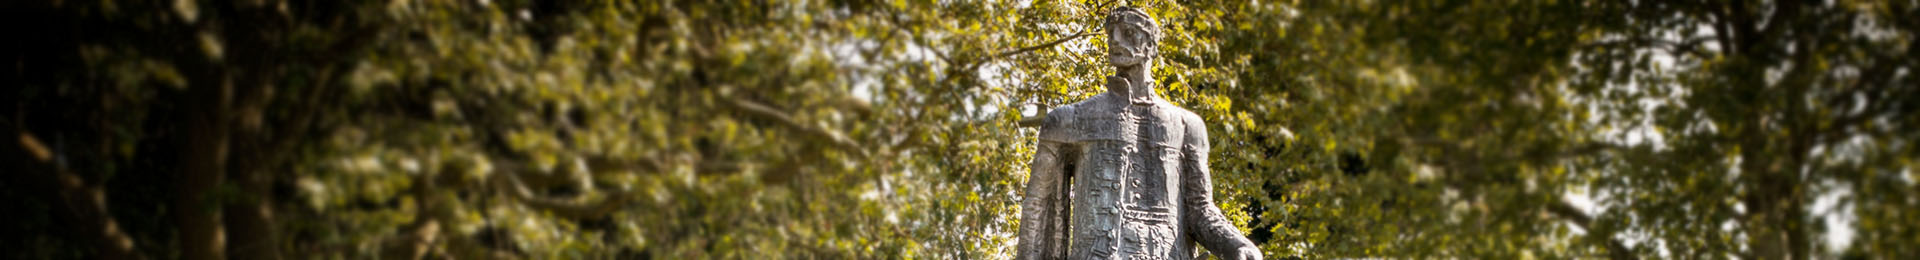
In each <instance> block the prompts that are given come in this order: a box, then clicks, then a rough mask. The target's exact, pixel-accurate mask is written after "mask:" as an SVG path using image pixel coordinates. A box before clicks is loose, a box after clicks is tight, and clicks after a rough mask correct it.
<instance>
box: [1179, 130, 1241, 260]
mask: <svg viewBox="0 0 1920 260" xmlns="http://www.w3.org/2000/svg"><path fill="white" fill-rule="evenodd" d="M1185 121H1186V128H1187V130H1186V137H1185V138H1186V140H1185V143H1186V144H1185V145H1183V146H1182V147H1181V156H1180V158H1181V162H1180V165H1181V166H1180V167H1181V169H1180V185H1181V187H1180V192H1181V193H1183V194H1181V195H1180V197H1181V199H1182V201H1181V204H1182V206H1181V215H1182V216H1181V219H1182V224H1183V225H1186V230H1188V231H1189V232H1193V233H1191V234H1189V235H1191V236H1193V238H1194V240H1195V241H1198V242H1200V245H1201V246H1203V247H1206V248H1207V251H1210V252H1213V253H1214V254H1216V255H1233V254H1235V253H1236V252H1238V250H1240V249H1242V248H1254V245H1253V241H1250V240H1247V238H1246V236H1243V235H1241V234H1240V229H1238V228H1235V227H1234V226H1233V222H1232V221H1227V218H1226V215H1225V214H1221V213H1220V208H1219V207H1218V206H1214V204H1213V179H1212V176H1211V173H1209V172H1208V170H1207V151H1208V149H1210V148H1209V147H1208V144H1207V127H1206V125H1205V124H1202V123H1201V122H1200V120H1199V119H1198V117H1197V116H1191V117H1190V118H1188V119H1187V120H1185Z"/></svg>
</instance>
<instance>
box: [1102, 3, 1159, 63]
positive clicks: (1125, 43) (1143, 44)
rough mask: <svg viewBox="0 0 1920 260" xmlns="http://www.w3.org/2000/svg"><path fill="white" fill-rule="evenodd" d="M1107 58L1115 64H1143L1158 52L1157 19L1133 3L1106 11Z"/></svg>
mask: <svg viewBox="0 0 1920 260" xmlns="http://www.w3.org/2000/svg"><path fill="white" fill-rule="evenodd" d="M1106 27H1107V62H1109V63H1112V64H1113V66H1116V67H1131V66H1137V65H1140V64H1145V63H1147V62H1148V61H1151V60H1152V59H1153V56H1154V55H1158V54H1159V53H1160V50H1159V47H1160V23H1157V22H1154V21H1153V16H1148V15H1147V12H1145V11H1141V10H1140V9H1138V8H1133V7H1119V8H1114V9H1113V11H1111V12H1107V24H1106Z"/></svg>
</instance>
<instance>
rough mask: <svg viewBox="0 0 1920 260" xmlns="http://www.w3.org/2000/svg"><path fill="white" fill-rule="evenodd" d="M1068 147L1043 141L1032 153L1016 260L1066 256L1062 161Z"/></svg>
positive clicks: (1064, 172)
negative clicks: (1064, 151) (1064, 150)
mask: <svg viewBox="0 0 1920 260" xmlns="http://www.w3.org/2000/svg"><path fill="white" fill-rule="evenodd" d="M1064 146H1065V144H1062V143H1059V142H1054V141H1048V140H1044V139H1043V140H1040V142H1039V144H1038V145H1037V147H1035V151H1034V153H1033V163H1032V165H1030V166H1031V167H1029V168H1030V169H1031V171H1030V172H1029V174H1030V175H1029V176H1028V177H1027V191H1026V196H1025V198H1024V199H1023V200H1022V201H1021V202H1020V244H1019V251H1018V253H1016V255H1015V259H1060V258H1063V257H1065V256H1066V255H1065V254H1064V253H1065V252H1066V251H1065V248H1064V247H1065V246H1066V245H1065V244H1066V241H1065V239H1066V237H1065V236H1064V234H1065V231H1066V230H1064V229H1065V228H1067V225H1066V223H1065V219H1064V218H1063V217H1064V216H1060V215H1062V214H1063V213H1066V211H1065V209H1066V208H1064V207H1066V206H1067V205H1066V200H1067V198H1065V197H1064V196H1062V195H1063V194H1066V193H1065V192H1063V191H1065V190H1066V188H1067V187H1066V183H1067V182H1066V180H1065V176H1066V165H1065V164H1064V163H1062V161H1061V159H1062V158H1061V155H1062V152H1063V151H1062V150H1063V149H1064V148H1065V147H1064Z"/></svg>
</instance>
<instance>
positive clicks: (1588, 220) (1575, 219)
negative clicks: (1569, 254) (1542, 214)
mask: <svg viewBox="0 0 1920 260" xmlns="http://www.w3.org/2000/svg"><path fill="white" fill-rule="evenodd" d="M1547 212H1548V213H1552V214H1553V215H1554V216H1557V217H1560V218H1561V219H1566V220H1567V222H1572V223H1573V225H1575V226H1580V228H1581V229H1586V230H1587V236H1589V237H1592V238H1594V239H1601V240H1605V241H1606V246H1607V257H1608V258H1610V259H1614V260H1626V259H1639V257H1637V256H1634V255H1633V251H1630V249H1628V248H1627V245H1626V244H1623V243H1620V240H1619V239H1614V238H1613V232H1612V231H1611V230H1605V231H1603V230H1596V229H1594V226H1593V216H1589V215H1587V213H1586V212H1585V211H1582V210H1580V208H1577V207H1574V206H1573V204H1572V203H1568V202H1567V201H1566V200H1560V201H1559V202H1556V203H1553V204H1551V205H1547Z"/></svg>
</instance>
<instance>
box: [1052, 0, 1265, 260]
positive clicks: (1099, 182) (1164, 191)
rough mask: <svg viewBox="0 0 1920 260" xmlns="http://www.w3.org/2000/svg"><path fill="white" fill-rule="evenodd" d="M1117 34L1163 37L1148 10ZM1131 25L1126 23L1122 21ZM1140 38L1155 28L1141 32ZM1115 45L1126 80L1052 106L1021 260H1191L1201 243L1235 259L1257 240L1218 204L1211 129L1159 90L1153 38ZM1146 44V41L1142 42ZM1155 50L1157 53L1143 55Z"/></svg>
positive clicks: (1129, 12) (1127, 14) (1121, 14)
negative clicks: (1158, 94)
mask: <svg viewBox="0 0 1920 260" xmlns="http://www.w3.org/2000/svg"><path fill="white" fill-rule="evenodd" d="M1108 21H1109V24H1108V28H1109V30H1113V29H1114V28H1131V29H1121V30H1120V31H1119V32H1111V31H1110V32H1109V34H1110V35H1111V36H1113V37H1115V38H1127V39H1157V38H1158V37H1157V35H1154V34H1157V31H1158V30H1156V29H1148V28H1157V27H1156V26H1157V25H1155V24H1153V23H1152V20H1151V18H1150V17H1148V16H1147V15H1146V14H1145V13H1144V12H1140V11H1139V10H1137V9H1132V8H1121V9H1116V10H1114V11H1113V14H1111V15H1110V17H1109V19H1108ZM1115 23H1123V24H1124V25H1126V26H1118V25H1116V24H1115ZM1135 34H1147V35H1148V36H1149V37H1141V36H1139V35H1135ZM1110 42H1111V43H1112V44H1116V45H1121V46H1109V49H1112V50H1113V51H1111V52H1115V53H1114V54H1112V55H1113V57H1115V59H1116V60H1119V59H1120V58H1119V57H1123V56H1124V57H1127V58H1128V59H1130V60H1126V61H1115V62H1114V64H1115V65H1116V67H1118V68H1119V70H1120V71H1121V73H1120V74H1121V76H1116V77H1109V81H1110V82H1108V85H1109V87H1108V92H1107V93H1104V94H1101V95H1098V96H1094V97H1093V98H1090V99H1088V100H1084V101H1081V102H1079V103H1074V104H1071V105H1067V106H1064V107H1060V108H1057V109H1054V110H1053V111H1049V112H1048V113H1047V115H1046V118H1045V120H1044V122H1043V123H1042V124H1041V126H1040V136H1039V139H1040V143H1039V149H1038V152H1037V153H1036V154H1035V156H1034V160H1033V165H1032V173H1031V174H1032V177H1031V178H1029V179H1028V183H1027V185H1028V186H1027V193H1026V194H1027V196H1026V199H1025V201H1023V202H1022V203H1021V206H1022V209H1021V223H1023V224H1022V227H1021V230H1020V234H1019V235H1020V245H1019V248H1018V250H1019V251H1018V254H1019V256H1018V258H1020V259H1060V258H1071V259H1190V258H1192V257H1193V255H1194V253H1196V251H1195V250H1194V247H1193V245H1194V244H1195V243H1198V244H1200V245H1202V246H1205V247H1206V248H1207V249H1208V250H1212V251H1213V252H1215V254H1218V255H1221V256H1227V257H1228V259H1258V258H1259V256H1258V255H1251V256H1242V255H1241V254H1242V253H1249V252H1257V251H1254V250H1253V248H1254V245H1253V243H1252V242H1251V241H1248V240H1247V239H1246V238H1245V237H1244V236H1242V235H1241V234H1240V232H1239V230H1238V229H1236V228H1234V226H1233V224H1232V222H1229V221H1227V219H1226V218H1225V216H1223V215H1222V214H1221V213H1220V209H1219V208H1217V207H1215V206H1214V204H1213V197H1212V196H1213V195H1212V194H1213V192H1212V183H1211V180H1210V179H1209V177H1208V175H1209V173H1208V171H1207V165H1206V162H1207V150H1208V145H1207V134H1206V126H1205V125H1204V124H1203V123H1202V121H1201V120H1200V117H1199V116H1198V115H1195V114H1193V113H1192V112H1189V111H1187V110H1185V109H1181V108H1179V107H1175V106H1173V104H1171V103H1168V102H1166V101H1165V100H1163V99H1160V98H1159V97H1156V96H1154V94H1153V90H1152V87H1153V86H1154V84H1153V81H1152V79H1151V78H1148V77H1147V76H1146V73H1145V72H1146V71H1151V69H1150V67H1148V66H1150V65H1151V63H1150V62H1147V61H1146V60H1141V59H1140V58H1150V57H1152V56H1151V51H1150V50H1152V49H1153V47H1154V46H1152V45H1153V44H1154V42H1153V40H1140V41H1134V40H1116V41H1110ZM1140 45H1146V46H1140ZM1140 52H1148V53H1140Z"/></svg>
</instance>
